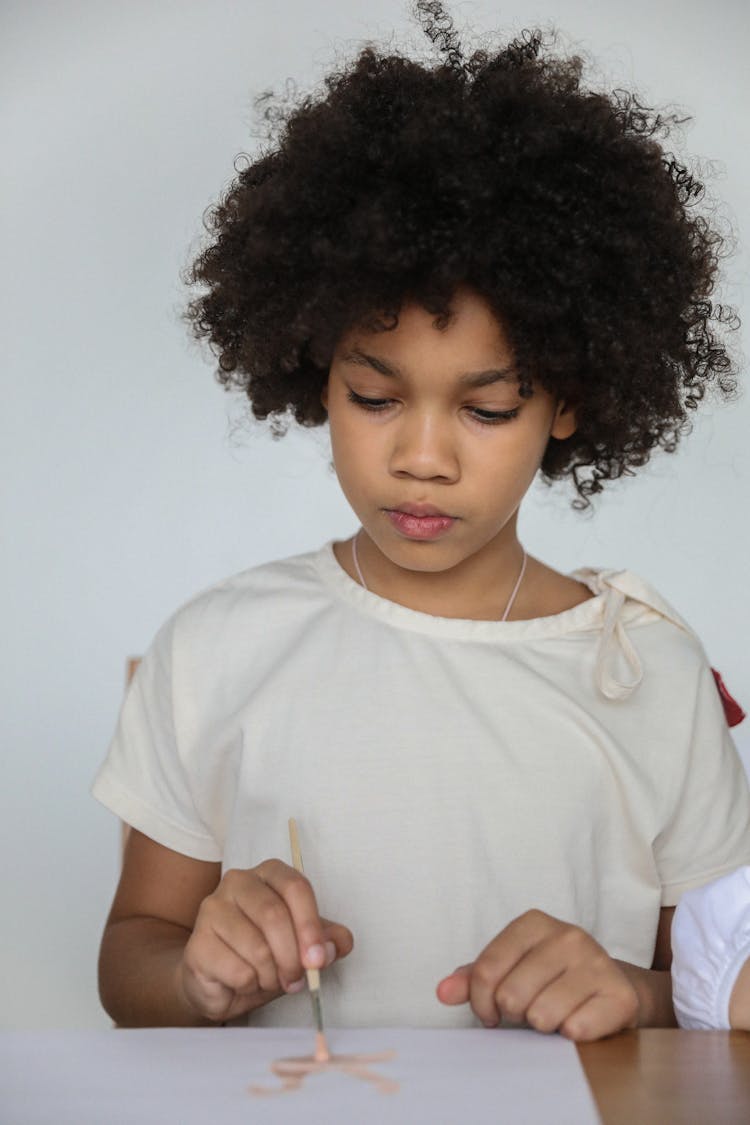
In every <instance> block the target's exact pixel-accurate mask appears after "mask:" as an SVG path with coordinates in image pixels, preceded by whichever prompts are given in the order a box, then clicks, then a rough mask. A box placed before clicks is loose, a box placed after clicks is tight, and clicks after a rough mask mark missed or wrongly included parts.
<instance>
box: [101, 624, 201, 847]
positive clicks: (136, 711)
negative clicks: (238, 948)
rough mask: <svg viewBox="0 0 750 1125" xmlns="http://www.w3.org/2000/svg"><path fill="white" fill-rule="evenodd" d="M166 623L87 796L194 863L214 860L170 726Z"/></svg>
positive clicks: (171, 693)
mask: <svg viewBox="0 0 750 1125" xmlns="http://www.w3.org/2000/svg"><path fill="white" fill-rule="evenodd" d="M173 635H174V628H173V623H172V622H167V624H166V625H165V626H163V627H162V629H161V630H160V631H159V633H157V635H156V637H155V639H154V641H153V643H152V644H151V646H150V647H149V649H148V651H147V652H146V653H145V655H144V656H143V659H142V660H141V662H140V664H139V666H138V669H137V670H136V673H135V676H134V677H133V680H132V683H131V684H130V687H129V689H128V692H127V694H126V696H125V700H124V702H123V706H122V710H121V712H120V717H119V720H118V723H117V728H116V730H115V734H114V737H113V739H112V742H111V743H110V746H109V750H108V753H107V756H106V758H105V761H104V763H103V765H102V766H101V768H100V770H99V772H98V774H97V776H96V779H95V780H94V784H93V786H92V789H91V792H92V793H93V795H94V797H96V799H97V800H98V801H100V802H101V803H102V804H103V805H105V806H106V807H107V808H108V809H110V810H111V811H112V812H113V813H115V814H116V815H117V816H119V817H120V818H121V819H122V820H123V821H125V823H126V824H129V825H131V826H132V827H133V828H136V829H137V830H138V831H139V832H143V833H144V835H146V836H149V837H150V838H151V839H152V840H156V841H157V843H159V844H163V845H164V846H165V847H168V848H172V849H173V851H177V852H181V853H183V854H184V855H188V856H191V857H193V858H194V859H203V860H213V861H216V860H220V859H221V849H220V847H219V845H218V843H217V841H216V840H215V839H214V837H213V836H212V835H211V833H210V831H209V830H208V828H207V826H206V824H205V823H204V822H203V820H202V819H201V817H200V815H199V813H198V810H197V807H196V802H195V800H194V797H193V792H192V788H191V779H190V776H189V772H188V770H187V769H186V767H185V762H184V760H183V757H182V755H181V753H180V746H179V745H178V738H177V734H176V728H175V715H174V699H175V690H174V683H173Z"/></svg>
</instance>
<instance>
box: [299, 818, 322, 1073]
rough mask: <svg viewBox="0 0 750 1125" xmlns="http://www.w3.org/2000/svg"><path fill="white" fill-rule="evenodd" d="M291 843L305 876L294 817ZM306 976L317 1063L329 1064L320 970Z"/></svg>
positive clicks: (310, 971) (306, 972) (310, 970)
mask: <svg viewBox="0 0 750 1125" xmlns="http://www.w3.org/2000/svg"><path fill="white" fill-rule="evenodd" d="M289 843H290V844H291V847H292V863H293V864H294V868H295V870H296V871H299V872H300V874H302V875H304V873H305V869H304V867H303V866H302V852H301V851H300V848H299V836H298V835H297V821H296V820H295V819H294V817H293V816H290V817H289ZM305 976H306V977H307V987H308V989H309V991H310V999H311V1001H312V1010H313V1018H314V1019H315V1028H316V1031H315V1061H316V1062H328V1060H329V1059H330V1057H331V1052H330V1051H329V1050H328V1044H327V1043H326V1037H325V1033H324V1032H323V1009H322V1008H321V1006H320V972H319V970H318V969H305Z"/></svg>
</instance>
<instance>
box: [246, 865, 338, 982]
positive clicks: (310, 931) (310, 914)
mask: <svg viewBox="0 0 750 1125" xmlns="http://www.w3.org/2000/svg"><path fill="white" fill-rule="evenodd" d="M255 871H256V873H257V874H258V875H259V877H260V878H261V879H262V880H263V882H264V883H266V884H267V885H268V886H269V887H271V888H272V889H273V890H274V891H276V893H277V895H279V897H280V898H282V899H283V900H284V903H285V904H286V907H287V909H288V911H289V914H290V915H291V918H292V924H293V926H294V931H295V934H296V938H297V944H298V954H297V956H298V958H299V960H300V962H301V964H302V966H304V968H305V969H321V968H323V966H324V965H325V961H326V951H325V939H324V937H323V923H322V921H321V918H320V914H319V912H318V904H317V902H316V899H315V892H314V891H313V889H312V886H311V884H310V881H309V879H307V878H306V877H305V876H304V875H303V874H302V873H301V872H299V871H296V870H295V869H294V868H293V867H290V866H289V865H288V864H286V863H282V862H281V860H279V859H271V860H267V861H266V862H265V863H261V864H260V865H259V866H258V867H256V868H255ZM263 929H264V932H265V927H263Z"/></svg>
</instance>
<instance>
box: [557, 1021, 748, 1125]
mask: <svg viewBox="0 0 750 1125" xmlns="http://www.w3.org/2000/svg"><path fill="white" fill-rule="evenodd" d="M578 1054H579V1057H580V1059H581V1062H582V1064H583V1068H584V1070H585V1072H586V1077H587V1078H588V1081H589V1085H590V1086H591V1090H592V1092H593V1095H594V1098H595V1100H596V1104H597V1108H598V1110H599V1113H600V1114H601V1118H602V1122H603V1125H748V1122H750V1032H747V1031H679V1030H676V1029H671V1028H644V1029H642V1030H640V1031H624V1032H621V1033H620V1034H619V1035H615V1036H612V1038H610V1039H600V1040H598V1041H597V1042H596V1043H581V1044H579V1046H578Z"/></svg>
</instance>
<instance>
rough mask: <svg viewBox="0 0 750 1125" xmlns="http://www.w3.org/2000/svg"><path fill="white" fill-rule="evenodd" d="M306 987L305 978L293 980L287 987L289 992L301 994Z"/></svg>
mask: <svg viewBox="0 0 750 1125" xmlns="http://www.w3.org/2000/svg"><path fill="white" fill-rule="evenodd" d="M304 987H305V978H304V977H300V978H299V980H293V981H292V983H291V984H288V985H287V986H286V991H287V992H301V991H302V989H303V988H304Z"/></svg>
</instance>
